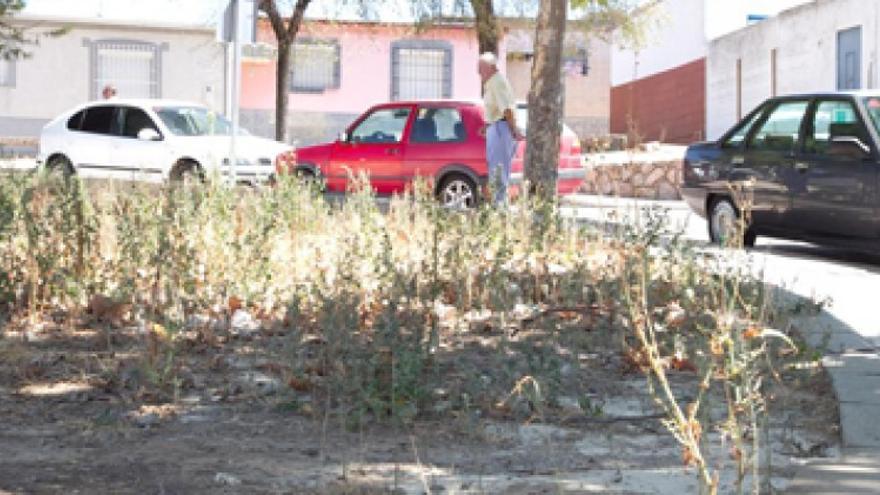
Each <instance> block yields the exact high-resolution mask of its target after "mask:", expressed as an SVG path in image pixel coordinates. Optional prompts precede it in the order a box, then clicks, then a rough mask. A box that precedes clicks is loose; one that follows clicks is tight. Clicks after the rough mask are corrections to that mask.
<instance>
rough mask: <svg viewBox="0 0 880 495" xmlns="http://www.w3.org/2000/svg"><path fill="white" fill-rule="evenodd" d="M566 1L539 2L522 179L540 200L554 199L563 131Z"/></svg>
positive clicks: (545, 0) (542, 0)
mask: <svg viewBox="0 0 880 495" xmlns="http://www.w3.org/2000/svg"><path fill="white" fill-rule="evenodd" d="M567 3H568V2H566V0H541V4H540V11H539V12H538V19H537V28H536V31H535V58H534V62H533V65H532V87H531V90H530V91H529V124H528V129H529V133H528V143H527V146H526V160H525V162H526V163H525V179H526V181H527V182H528V183H529V188H530V191H531V192H532V193H533V194H534V195H535V196H537V197H538V198H540V199H548V200H552V199H554V198H555V197H556V179H557V175H558V174H557V167H558V165H559V135H560V133H561V131H562V112H563V109H562V91H563V88H562V41H563V39H564V38H565V23H566V22H565V21H566V4H567Z"/></svg>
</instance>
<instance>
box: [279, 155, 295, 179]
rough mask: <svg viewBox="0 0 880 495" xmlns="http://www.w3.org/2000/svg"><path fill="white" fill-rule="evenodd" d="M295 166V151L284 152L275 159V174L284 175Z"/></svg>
mask: <svg viewBox="0 0 880 495" xmlns="http://www.w3.org/2000/svg"><path fill="white" fill-rule="evenodd" d="M295 166H296V150H290V151H285V152H284V153H281V154H280V155H278V156H276V157H275V173H276V174H278V175H281V174H286V173H288V172H290V171H292V170H293V168H294V167H295Z"/></svg>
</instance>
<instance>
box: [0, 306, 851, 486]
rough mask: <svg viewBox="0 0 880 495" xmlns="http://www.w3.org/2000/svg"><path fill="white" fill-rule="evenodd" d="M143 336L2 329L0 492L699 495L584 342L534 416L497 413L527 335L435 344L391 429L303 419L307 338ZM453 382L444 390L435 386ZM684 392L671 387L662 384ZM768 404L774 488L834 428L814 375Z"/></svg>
mask: <svg viewBox="0 0 880 495" xmlns="http://www.w3.org/2000/svg"><path fill="white" fill-rule="evenodd" d="M567 331H568V332H570V333H574V334H577V335H579V336H578V337H577V338H582V337H581V336H580V335H582V334H583V333H584V332H585V331H584V330H583V329H580V330H578V329H576V328H574V329H572V328H569V329H568V330H567ZM152 338H153V337H151V334H150V333H149V332H144V331H143V330H141V331H139V330H138V329H137V328H135V327H124V328H112V327H111V326H102V325H97V326H95V328H91V326H89V325H84V326H80V325H71V324H52V323H42V324H39V325H36V326H28V327H22V328H18V329H16V328H7V329H6V330H5V334H3V333H0V493H15V494H43V493H46V494H49V493H65V494H69V493H83V494H92V493H96V494H97V493H100V494H114V493H119V494H128V493H131V494H189V493H212V494H214V493H291V494H312V493H314V494H372V493H509V494H533V493H695V492H696V490H697V482H696V476H695V473H694V472H693V470H692V469H685V468H684V467H683V465H682V457H681V451H680V449H679V448H678V446H677V445H676V443H675V441H674V439H673V438H672V437H671V436H670V435H669V434H668V433H667V431H666V430H665V428H664V427H663V426H662V424H661V422H660V421H659V419H657V417H656V415H657V412H658V411H657V409H656V408H655V406H654V405H653V402H652V401H651V400H650V398H649V397H648V395H647V392H646V387H645V381H644V378H643V377H642V376H641V375H640V374H639V373H638V372H633V371H632V370H631V369H627V366H626V363H625V361H624V360H623V359H621V357H620V356H618V355H616V354H611V353H608V352H604V351H603V350H602V349H604V348H607V347H604V346H601V345H600V344H601V341H600V340H596V341H595V342H594V344H595V348H596V352H594V353H582V354H581V355H575V356H571V355H570V353H568V351H567V350H566V348H565V346H564V344H565V342H566V341H565V339H561V340H560V342H561V344H560V343H557V344H555V345H554V346H546V347H547V349H545V350H547V351H548V353H550V354H552V355H556V356H561V357H562V358H567V360H565V362H564V363H563V364H562V365H560V366H559V367H558V368H557V370H558V374H559V375H560V376H561V378H560V380H559V382H558V383H559V384H560V386H561V388H562V390H563V391H564V392H561V393H559V397H558V398H557V400H555V401H553V402H554V403H553V404H550V405H548V406H547V407H545V408H541V409H538V408H535V407H534V404H532V403H530V402H528V401H522V400H519V399H518V398H513V399H511V400H509V401H507V402H506V403H504V404H500V403H499V400H498V399H499V397H500V398H504V397H505V396H506V393H507V392H509V389H510V384H511V381H512V380H515V377H516V376H519V375H521V374H522V373H523V371H528V369H526V368H522V369H521V367H520V365H522V362H523V358H522V355H521V354H517V352H519V351H517V349H518V348H517V347H516V346H515V345H512V344H516V343H517V342H519V343H520V344H528V345H529V346H533V345H535V343H536V342H538V340H537V336H535V335H529V334H528V333H526V332H507V331H505V332H501V331H498V330H493V329H492V328H472V329H471V330H470V332H469V333H465V334H464V337H461V336H459V338H457V339H456V341H455V343H453V342H452V341H448V342H444V344H443V345H442V346H441V349H444V353H441V355H440V357H438V362H439V365H438V369H440V370H441V371H440V372H441V373H448V374H449V376H450V379H449V380H448V381H449V383H450V385H449V387H448V388H447V389H445V390H438V391H434V393H436V394H437V398H436V399H435V400H434V401H433V402H432V403H431V409H429V410H427V411H422V412H421V413H420V414H419V415H418V418H419V419H417V420H415V421H412V422H409V423H407V424H403V423H401V422H396V421H392V420H388V419H383V418H375V417H372V418H370V421H367V422H363V423H360V424H361V425H364V424H366V425H369V426H358V424H352V422H351V421H350V418H347V419H345V418H340V417H339V415H337V414H334V413H332V410H333V408H332V407H331V408H329V409H328V408H324V407H319V405H320V403H321V401H323V400H325V398H323V397H318V396H316V395H315V394H313V393H312V391H311V390H309V388H308V387H305V386H303V385H302V384H301V383H298V382H297V381H296V380H294V379H293V378H294V377H295V374H294V373H293V371H291V370H292V368H291V366H289V363H291V362H293V361H295V360H297V359H299V357H298V356H301V353H302V352H304V350H303V349H305V348H306V347H307V345H306V344H304V342H308V341H309V338H308V336H300V335H293V334H290V333H287V332H285V331H284V330H277V329H276V330H272V331H267V330H262V331H258V332H256V333H253V334H251V335H241V336H238V337H235V336H232V335H228V334H226V335H224V334H221V335H217V336H208V337H206V336H205V335H190V336H182V337H181V338H180V339H179V342H178V344H177V347H176V353H175V354H174V355H173V360H171V361H167V363H166V362H165V361H163V359H166V358H167V355H165V354H161V353H158V352H157V351H156V350H155V345H156V344H155V342H153V341H152V340H151V339H152ZM529 339H535V340H534V341H530V340H529ZM311 341H314V339H313V338H312V339H311ZM502 344H503V345H502ZM314 345H320V344H314ZM499 349H504V352H500V351H499ZM499 355H507V356H508V358H509V359H507V360H506V361H499V359H501V357H503V356H501V357H499ZM444 356H445V357H444ZM453 360H454V362H453ZM163 363H165V364H163ZM504 363H507V364H506V365H504ZM166 364H167V365H166ZM505 366H506V368H505ZM534 367H535V366H534V365H532V369H534ZM504 369H506V370H507V371H504V372H503V373H506V375H504V376H501V375H502V374H503V373H502V371H501V370H504ZM456 373H457V374H458V375H459V376H458V378H459V380H453V379H451V377H452V376H453V374H456ZM508 375H509V376H508ZM468 377H469V378H473V379H474V380H475V381H476V382H477V383H485V384H486V387H485V388H484V389H483V390H485V394H486V395H487V397H472V399H473V406H472V407H465V406H463V405H462V403H461V400H460V399H455V397H460V396H461V394H462V393H463V392H462V390H464V389H465V388H462V389H461V390H459V389H457V388H456V385H455V383H459V382H461V383H464V382H465V381H466V380H464V378H468ZM695 379H696V377H695V376H694V375H693V374H692V373H688V372H682V373H679V374H676V376H675V380H676V386H682V387H684V386H685V385H688V384H692V383H693V382H694V380H695ZM298 389H299V390H298ZM468 390H472V389H468ZM772 395H773V396H774V400H773V402H772V403H771V404H770V410H771V420H770V433H769V435H770V438H771V439H772V444H773V445H772V452H773V456H772V458H771V461H772V469H773V479H772V483H773V485H774V487H775V488H777V489H778V488H781V487H783V486H784V485H785V483H786V480H787V479H789V478H790V477H791V476H792V475H793V473H794V470H795V467H796V464H797V459H801V458H804V457H810V456H828V455H834V454H835V450H836V446H837V443H838V440H837V429H838V427H837V425H838V421H837V406H836V402H835V399H834V397H833V393H832V392H831V388H830V385H829V382H828V379H827V377H826V375H825V374H824V372H822V371H821V370H816V369H813V370H805V371H791V372H787V373H786V374H785V375H784V376H783V378H782V381H781V382H780V383H777V384H775V385H773V392H772ZM446 397H448V400H446V399H444V398H446ZM584 397H586V398H587V402H588V403H589V406H588V407H590V408H593V410H591V411H590V414H586V413H585V412H584V407H585V404H584V399H583V398H584ZM499 404H500V405H499ZM719 405H720V403H719V404H710V406H711V407H712V411H713V412H712V413H713V415H714V416H720V415H723V414H725V411H723V410H722V409H720V408H719V407H718V406H719ZM318 411H331V412H330V413H328V414H324V413H320V412H318ZM708 438H709V440H710V442H711V443H712V444H713V445H714V446H715V447H714V448H713V452H716V455H714V456H713V457H712V461H713V463H715V464H716V465H720V466H722V467H723V473H722V484H723V485H724V486H727V487H730V486H732V479H733V470H732V466H733V464H732V461H731V459H730V456H729V455H727V448H726V447H724V446H722V445H723V440H722V439H720V438H718V436H717V435H715V434H712V433H710V434H709V435H708Z"/></svg>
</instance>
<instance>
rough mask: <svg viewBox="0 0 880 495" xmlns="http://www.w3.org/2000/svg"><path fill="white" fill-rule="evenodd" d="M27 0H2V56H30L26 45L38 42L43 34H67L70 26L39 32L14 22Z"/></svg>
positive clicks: (10, 58) (19, 57)
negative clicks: (35, 32) (33, 31)
mask: <svg viewBox="0 0 880 495" xmlns="http://www.w3.org/2000/svg"><path fill="white" fill-rule="evenodd" d="M26 4H27V2H26V1H25V0H0V58H2V59H5V60H15V59H21V58H28V57H30V55H31V54H30V53H29V52H28V51H27V49H26V47H27V46H28V45H33V44H35V43H38V42H39V40H40V38H41V37H43V36H49V37H57V36H63V35H64V34H67V32H68V28H66V27H62V28H59V29H52V30H49V31H45V32H40V33H37V34H32V33H31V30H30V28H25V27H23V26H21V25H18V24H16V23H14V22H13V17H15V16H16V15H18V14H20V13H21V11H22V10H23V9H24V8H25V6H26Z"/></svg>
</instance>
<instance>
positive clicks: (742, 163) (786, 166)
mask: <svg viewBox="0 0 880 495" xmlns="http://www.w3.org/2000/svg"><path fill="white" fill-rule="evenodd" d="M809 103H810V102H809V100H807V99H802V100H801V99H797V100H787V99H786V100H779V101H775V102H774V103H772V104H771V105H770V106H769V107H768V108H767V110H766V112H765V113H764V114H763V115H762V116H761V118H760V119H759V120H757V122H756V123H755V126H754V127H753V128H752V129H751V130H750V131H749V134H748V138H747V141H746V146H745V149H744V153H743V154H742V155H736V154H734V155H733V156H731V172H730V179H731V181H732V182H734V183H742V184H743V187H744V191H743V193H742V196H743V198H739V202H740V203H741V205H742V204H744V205H746V207H747V208H748V209H749V210H750V214H751V219H752V224H753V225H754V226H755V228H756V229H757V230H758V231H761V230H769V231H771V232H772V231H775V230H788V229H790V228H791V222H792V218H791V193H790V191H789V184H788V182H789V178H790V176H791V173H792V172H793V171H794V163H795V159H796V157H797V155H796V153H797V150H798V148H799V146H800V144H799V143H800V142H801V128H802V126H803V122H804V117H805V116H806V113H807V108H808V106H809Z"/></svg>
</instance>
